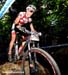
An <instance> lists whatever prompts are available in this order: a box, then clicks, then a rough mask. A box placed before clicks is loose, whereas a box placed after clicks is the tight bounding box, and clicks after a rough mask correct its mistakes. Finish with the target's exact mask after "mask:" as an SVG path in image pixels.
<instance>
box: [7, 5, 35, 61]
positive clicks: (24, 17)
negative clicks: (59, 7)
mask: <svg viewBox="0 0 68 75" xmlns="http://www.w3.org/2000/svg"><path fill="white" fill-rule="evenodd" d="M35 11H36V7H35V6H34V5H28V6H27V7H26V11H25V12H20V13H19V14H18V16H17V17H16V19H15V20H14V22H13V24H12V28H11V30H12V31H11V41H10V44H9V51H8V56H9V61H11V60H12V56H11V54H12V48H13V45H14V42H15V39H16V32H17V30H18V29H19V28H20V27H22V26H24V27H26V28H27V27H29V28H30V30H31V31H34V32H35V31H36V30H35V29H34V26H33V24H32V18H31V16H32V15H33V13H34V12H35ZM28 23H29V24H28ZM22 39H23V40H24V39H25V38H24V36H23V35H22ZM23 45H24V43H23V44H22V45H21V46H20V47H19V52H20V51H21V49H22V48H23Z"/></svg>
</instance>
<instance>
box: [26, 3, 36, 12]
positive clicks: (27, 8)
mask: <svg viewBox="0 0 68 75" xmlns="http://www.w3.org/2000/svg"><path fill="white" fill-rule="evenodd" d="M27 10H30V11H33V12H35V11H36V7H35V6H34V5H32V4H31V5H28V6H27V7H26V11H27Z"/></svg>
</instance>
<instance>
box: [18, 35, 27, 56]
mask: <svg viewBox="0 0 68 75" xmlns="http://www.w3.org/2000/svg"><path fill="white" fill-rule="evenodd" d="M25 41H26V39H25V37H24V36H22V44H21V46H20V47H19V55H20V54H21V53H22V50H23V48H24V45H25Z"/></svg>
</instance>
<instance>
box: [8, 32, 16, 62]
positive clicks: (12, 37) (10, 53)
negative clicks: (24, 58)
mask: <svg viewBox="0 0 68 75" xmlns="http://www.w3.org/2000/svg"><path fill="white" fill-rule="evenodd" d="M15 39H16V32H12V33H11V41H10V44H9V51H8V56H9V61H11V60H12V58H11V55H12V48H13V45H14V42H15Z"/></svg>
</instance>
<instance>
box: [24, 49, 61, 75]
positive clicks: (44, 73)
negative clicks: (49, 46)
mask: <svg viewBox="0 0 68 75" xmlns="http://www.w3.org/2000/svg"><path fill="white" fill-rule="evenodd" d="M34 53H35V54H36V61H35V64H36V67H37V69H38V73H37V74H34V75H61V73H60V70H59V67H58V65H57V63H56V62H55V60H54V59H53V57H52V56H51V55H50V54H49V53H47V52H46V51H44V50H43V49H40V48H32V49H31V55H32V57H33V54H34ZM27 57H28V51H27V52H26V53H25V54H24V56H23V65H25V64H26V62H27V60H26V59H27ZM32 61H34V60H33V58H32ZM28 65H29V64H28ZM23 68H24V70H25V74H24V75H27V73H26V72H27V71H29V69H27V70H26V68H25V66H24V67H23ZM28 68H29V66H28ZM28 75H31V74H30V73H29V72H28Z"/></svg>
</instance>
